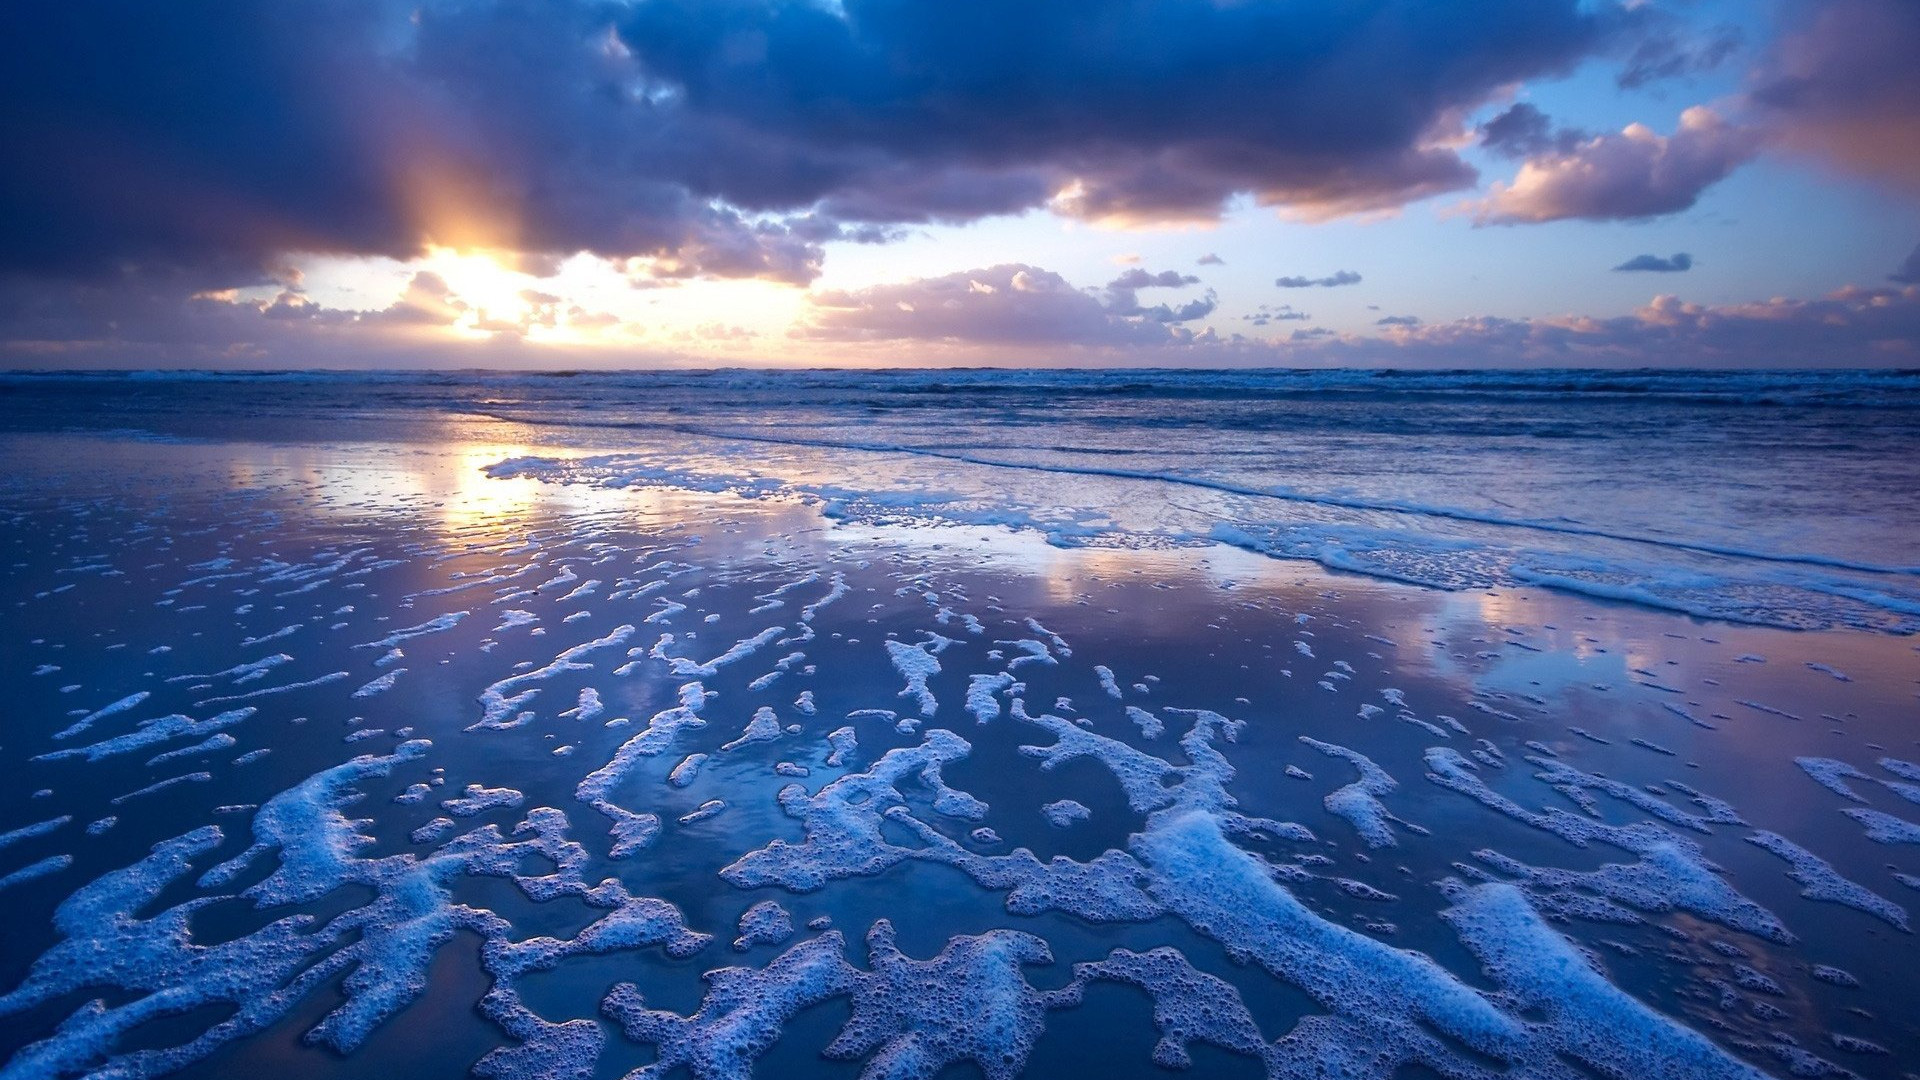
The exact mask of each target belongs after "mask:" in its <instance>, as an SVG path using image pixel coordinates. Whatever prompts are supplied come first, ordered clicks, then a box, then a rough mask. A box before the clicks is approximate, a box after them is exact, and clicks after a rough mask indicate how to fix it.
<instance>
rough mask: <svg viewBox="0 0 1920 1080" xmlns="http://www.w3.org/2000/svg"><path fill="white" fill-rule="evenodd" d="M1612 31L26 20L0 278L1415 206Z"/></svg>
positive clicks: (604, 2) (1129, 16) (521, 5)
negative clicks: (1520, 97) (1474, 123)
mask: <svg viewBox="0 0 1920 1080" xmlns="http://www.w3.org/2000/svg"><path fill="white" fill-rule="evenodd" d="M1616 12H1617V9H1615V8H1614V7H1612V6H1611V5H1608V4H1599V5H1594V4H1589V3H1586V2H1584V0H1487V2H1485V3H1481V4H1476V5H1473V6H1472V9H1471V10H1470V11H1464V12H1463V11H1462V10H1460V9H1459V7H1458V6H1457V5H1454V4H1450V3H1442V2H1438V0H1384V2H1383V3H1381V4H1374V5H1361V6H1349V5H1331V6H1323V7H1314V8H1301V7H1298V6H1293V5H1277V6H1276V5H1264V4H1197V5H1189V4H1172V3H1162V4H1138V3H1131V2H1124V0H1096V2H1093V3H1088V4H1075V5H1039V6H1035V5H1030V4H1016V3H1013V2H1012V0H989V2H983V3H968V4H908V3H900V2H897V0H845V2H844V3H831V4H830V3H819V4H809V3H772V2H768V3H706V2H696V0H653V2H649V3H646V4H625V3H614V2H609V0H556V2H553V3H532V2H529V0H473V2H455V0H426V2H424V3H402V2H398V0H342V2H338V3H324V4H304V5H265V6H256V7H247V8H245V9H244V10H237V9H234V8H233V7H231V6H230V5H226V4H219V3H215V2H213V0H182V2H181V3H177V4H167V5H154V4H151V3H145V2H137V0H102V2H100V3H93V4H89V5H86V6H85V7H84V8H74V7H72V6H71V5H68V6H62V5H57V4H38V5H28V6H27V7H25V8H22V9H21V10H19V11H17V12H14V13H13V14H14V18H13V19H12V20H11V21H10V22H9V27H8V34H7V35H6V37H5V39H4V41H0V102H4V103H5V104H4V105H3V106H0V115H4V117H5V122H6V130H7V133H8V144H9V145H8V153H7V154H6V155H5V156H4V158H3V159H0V272H11V273H25V274H55V273H57V274H67V275H92V276H96V277H101V276H111V275H113V274H115V273H117V272H118V269H119V268H121V267H124V266H127V265H139V266H146V267H153V268H165V267H172V268H177V269H180V270H181V271H183V272H190V273H193V274H194V275H196V276H198V277H200V278H202V279H203V280H204V281H206V282H208V283H210V284H218V285H219V286H221V287H226V286H233V285H243V284H249V283H255V282H257V281H258V280H259V278H260V274H261V273H262V271H263V270H264V268H266V267H267V266H269V265H270V264H272V263H273V262H274V261H275V260H276V259H279V258H280V257H281V256H283V255H285V254H286V253H289V252H324V253H332V254H342V255H386V256H392V257H395V258H407V257H409V256H411V255H414V254H417V253H419V252H420V251H421V250H422V248H423V246H424V245H425V244H428V243H439V244H443V245H455V246H463V247H471V246H493V247H501V248H508V249H513V250H519V251H525V252H529V253H533V254H536V255H542V256H567V255H572V254H574V253H576V252H579V251H591V252H594V253H596V254H599V255H602V256H606V257H609V258H638V259H645V260H650V261H653V262H657V263H658V264H659V265H661V266H662V267H663V268H664V270H665V272H667V273H671V274H677V275H683V276H684V275H709V276H728V277H739V276H758V277H769V278H773V279H776V280H781V281H794V282H801V281H806V280H810V279H811V278H812V277H813V276H814V275H817V273H818V267H819V264H820V261H821V248H820V245H822V244H824V243H830V242H834V241H842V240H845V241H852V242H862V241H866V240H873V239H879V238H883V237H885V236H886V235H891V234H888V233H884V232H881V233H872V232H867V233H863V232H860V231H859V230H860V229H862V228H864V227H866V226H902V225H914V224H923V223H929V222H964V221H971V220H975V219H978V218H980V217H983V216H987V215H994V214H1005V213H1014V212H1019V211H1023V210H1029V209H1033V208H1036V207H1042V206H1051V207H1053V208H1055V209H1056V210H1057V211H1058V212H1061V213H1065V214H1070V215H1075V216H1078V217H1083V218H1087V219H1090V220H1102V221H1110V222H1119V223H1139V222H1154V221H1182V220H1211V219H1214V218H1217V217H1218V215H1219V214H1220V212H1221V209H1222V207H1223V206H1224V205H1225V204H1226V202H1227V201H1228V200H1229V199H1231V198H1233V197H1236V196H1250V197H1251V198H1252V199H1254V200H1255V201H1256V202H1258V203H1261V204H1264V205H1269V206H1275V207H1279V208H1282V209H1285V210H1287V211H1289V212H1291V213H1295V214H1298V215H1302V216H1308V217H1325V216H1329V215H1337V214H1342V213H1364V212H1372V211H1377V210H1383V209H1392V208H1395V207H1398V206H1400V205H1403V204H1404V203H1406V202H1407V201H1409V200H1412V199H1417V198H1423V197H1426V196H1429V195H1432V194H1436V193H1439V192H1443V191H1450V190H1458V189H1461V188H1463V187H1466V186H1469V185H1471V184H1472V183H1474V181H1475V174H1474V171H1473V169H1472V168H1471V166H1469V165H1468V164H1467V163H1466V162H1465V161H1464V160H1462V159H1461V158H1460V157H1459V155H1458V154H1457V153H1456V152H1455V151H1454V150H1453V149H1452V148H1451V147H1450V145H1448V143H1447V142H1446V139H1445V135H1446V129H1447V124H1448V123H1449V122H1450V118H1452V117H1455V116H1457V115H1459V114H1460V112H1461V111H1462V110H1468V109H1472V108H1475V107H1478V106H1479V105H1481V104H1483V103H1484V102H1486V101H1488V100H1491V99H1492V98H1493V97H1494V96H1495V95H1497V94H1499V93H1501V92H1503V88H1505V87H1508V86H1511V85H1512V84H1514V83H1516V82H1521V81H1524V80H1527V79H1530V78H1534V77H1539V76H1554V75H1559V74H1562V73H1565V72H1567V71H1569V70H1571V69H1572V68H1573V67H1574V66H1576V65H1577V64H1578V63H1579V62H1580V61H1581V60H1582V59H1584V58H1585V57H1587V56H1589V55H1593V54H1594V53H1596V52H1597V51H1599V50H1602V49H1604V48H1608V47H1610V42H1611V41H1612V40H1613V39H1614V37H1615V36H1617V34H1618V33H1619V32H1620V30H1619V25H1620V20H1619V18H1617V14H1616ZM823 223H824V224H823ZM828 224H832V225H841V226H845V227H846V228H847V229H849V230H853V231H851V232H846V233H835V232H833V231H832V230H831V229H828V228H826V227H825V225H828Z"/></svg>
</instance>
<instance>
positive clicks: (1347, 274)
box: [1273, 270, 1360, 289]
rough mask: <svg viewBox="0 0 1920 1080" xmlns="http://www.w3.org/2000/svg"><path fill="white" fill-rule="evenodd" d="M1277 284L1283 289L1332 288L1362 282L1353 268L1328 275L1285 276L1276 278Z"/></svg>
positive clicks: (1275, 282)
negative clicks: (1311, 276)
mask: <svg viewBox="0 0 1920 1080" xmlns="http://www.w3.org/2000/svg"><path fill="white" fill-rule="evenodd" d="M1273 283H1274V284H1275V285H1278V286H1280V287H1281V288H1283V289H1311V288H1321V289H1332V288H1337V287H1339V286H1341V285H1358V284H1360V275H1359V274H1356V273H1354V272H1353V271H1351V270H1338V271H1335V272H1334V273H1332V274H1330V275H1328V276H1326V277H1317V278H1310V277H1283V278H1275V279H1274V282H1273Z"/></svg>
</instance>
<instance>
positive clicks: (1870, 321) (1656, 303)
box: [1297, 285, 1920, 368]
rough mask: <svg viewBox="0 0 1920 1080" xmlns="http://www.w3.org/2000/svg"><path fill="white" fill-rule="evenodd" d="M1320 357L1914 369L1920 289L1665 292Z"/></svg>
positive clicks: (1343, 342)
mask: <svg viewBox="0 0 1920 1080" xmlns="http://www.w3.org/2000/svg"><path fill="white" fill-rule="evenodd" d="M1297 359H1300V360H1303V361H1304V360H1305V359H1306V358H1304V357H1302V358H1297ZM1317 359H1318V360H1319V361H1320V362H1325V363H1377V364H1400V365H1409V366H1464V365H1472V366H1484V365H1489V364H1491V365H1496V366H1503V365H1555V366H1564V367H1580V366H1611V367H1620V366H1626V367H1638V366H1647V365H1665V366H1695V367H1795V368H1816V367H1889V366H1891V367H1910V366H1913V365H1915V364H1916V363H1920V286H1911V285H1910V286H1906V287H1904V288H1862V287H1858V286H1849V287H1847V288H1844V289H1840V290H1837V291H1835V292H1833V293H1830V294H1828V295H1826V296H1823V297H1819V298H1816V299H1811V300H1802V299H1790V298H1777V299H1772V300H1766V301H1760V302H1755V303H1746V304H1727V305H1710V304H1696V303H1689V302H1687V301H1684V300H1681V299H1680V298H1678V297H1675V296H1666V295H1663V296H1656V297H1655V298H1654V299H1653V300H1652V301H1650V302H1649V303H1648V304H1646V305H1645V306H1643V307H1641V308H1639V309H1638V310H1636V311H1634V312H1632V313H1630V314H1626V315H1619V316H1613V317H1608V318H1596V317H1592V316H1581V315H1568V316H1562V317H1558V318H1550V319H1503V318H1492V317H1479V318H1468V319H1459V320H1455V321H1453V322H1448V323H1434V324H1428V325H1423V326H1419V327H1416V328H1412V329H1410V330H1407V331H1404V332H1402V333H1398V334H1395V335H1394V336H1393V337H1391V338H1389V339H1370V338H1362V337H1354V336H1343V337H1342V338H1341V339H1339V340H1338V341H1327V342H1324V343H1323V344H1322V346H1321V347H1320V348H1319V349H1318V350H1317Z"/></svg>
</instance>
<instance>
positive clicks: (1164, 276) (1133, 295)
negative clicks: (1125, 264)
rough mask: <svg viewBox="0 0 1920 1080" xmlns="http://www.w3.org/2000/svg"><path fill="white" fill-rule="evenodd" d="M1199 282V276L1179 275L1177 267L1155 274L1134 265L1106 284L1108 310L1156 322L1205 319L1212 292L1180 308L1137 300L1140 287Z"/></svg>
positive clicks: (1160, 286) (1164, 287) (1172, 287)
mask: <svg viewBox="0 0 1920 1080" xmlns="http://www.w3.org/2000/svg"><path fill="white" fill-rule="evenodd" d="M1198 284H1200V279H1199V278H1197V277H1194V276H1193V275H1192V274H1182V273H1180V272H1179V271H1177V270H1162V271H1160V272H1159V273H1157V274H1154V273H1149V272H1147V271H1145V270H1142V269H1140V268H1138V267H1135V268H1134V269H1132V270H1128V271H1126V272H1125V273H1123V274H1121V275H1120V276H1119V277H1117V278H1114V279H1113V280H1112V281H1110V282H1108V283H1107V310H1108V311H1109V312H1111V313H1112V314H1114V315H1117V316H1122V317H1125V318H1142V319H1146V320H1148V321H1151V322H1158V323H1183V322H1192V321H1194V320H1195V319H1204V318H1206V317H1207V316H1208V315H1211V314H1212V313H1213V308H1214V295H1213V293H1212V292H1211V291H1209V292H1208V293H1207V294H1206V295H1205V296H1203V297H1201V298H1199V299H1197V300H1190V301H1188V302H1187V303H1185V304H1182V305H1180V306H1179V307H1171V306H1169V305H1167V304H1156V305H1154V306H1153V307H1143V306H1141V303H1140V297H1139V292H1140V290H1141V289H1178V288H1181V287H1183V286H1187V285H1198Z"/></svg>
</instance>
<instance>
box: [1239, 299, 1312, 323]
mask: <svg viewBox="0 0 1920 1080" xmlns="http://www.w3.org/2000/svg"><path fill="white" fill-rule="evenodd" d="M1312 318H1313V316H1312V315H1309V314H1307V313H1306V312H1304V311H1298V310H1295V309H1294V306H1293V305H1292V304H1281V305H1280V306H1279V307H1274V306H1273V305H1271V304H1261V305H1260V306H1259V307H1258V308H1255V309H1254V310H1253V313H1252V314H1250V315H1242V316H1240V321H1241V322H1245V323H1251V324H1253V325H1254V326H1267V325H1269V324H1271V323H1276V322H1307V321H1309V320H1311V319H1312Z"/></svg>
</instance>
